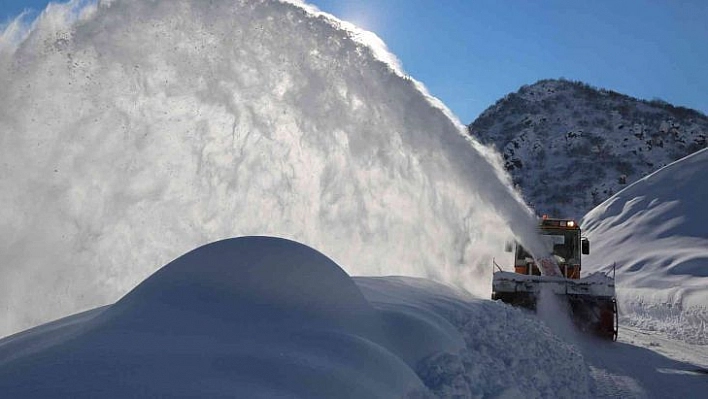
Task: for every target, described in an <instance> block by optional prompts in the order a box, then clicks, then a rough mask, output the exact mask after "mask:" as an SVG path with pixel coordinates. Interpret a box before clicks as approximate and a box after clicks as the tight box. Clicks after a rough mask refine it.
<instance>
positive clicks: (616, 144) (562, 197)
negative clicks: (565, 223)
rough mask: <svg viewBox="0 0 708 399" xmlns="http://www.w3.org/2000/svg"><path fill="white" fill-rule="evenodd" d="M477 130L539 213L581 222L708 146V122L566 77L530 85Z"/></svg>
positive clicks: (687, 111)
mask: <svg viewBox="0 0 708 399" xmlns="http://www.w3.org/2000/svg"><path fill="white" fill-rule="evenodd" d="M468 128H469V132H470V134H471V135H472V136H473V137H476V138H478V139H479V140H481V141H482V142H485V143H490V144H493V145H494V146H495V147H496V148H497V149H498V150H499V151H500V152H501V153H502V154H503V157H504V161H505V167H506V169H507V170H508V171H509V172H510V173H511V175H512V178H513V181H514V184H516V185H518V187H519V188H520V190H521V192H522V193H523V196H524V198H525V199H526V200H527V201H528V202H529V204H531V206H532V207H533V208H534V209H535V210H536V212H537V213H538V214H539V215H541V214H549V215H553V216H557V217H575V218H580V217H581V216H583V215H584V214H585V213H586V212H588V211H590V210H591V209H592V208H593V207H595V206H596V205H599V204H600V203H601V202H602V201H604V200H605V199H607V198H609V197H610V196H612V194H614V193H616V192H618V191H620V190H621V189H623V188H624V187H626V185H628V184H631V183H632V182H634V181H636V180H638V179H640V178H642V177H644V176H646V175H648V174H649V173H652V172H654V171H656V170H657V169H659V168H661V167H662V166H665V165H667V164H669V163H671V162H673V161H675V160H677V159H679V158H682V157H684V156H686V155H688V154H690V153H693V152H695V151H697V150H699V149H702V148H705V147H706V136H707V135H708V117H706V116H705V115H703V114H701V113H699V112H696V111H693V110H690V109H686V108H682V107H674V106H672V105H670V104H667V103H665V102H662V101H659V100H655V101H642V100H638V99H635V98H632V97H629V96H625V95H622V94H619V93H616V92H613V91H609V90H598V89H594V88H592V87H590V86H588V85H586V84H583V83H579V82H570V81H566V80H542V81H539V82H537V83H535V84H533V85H529V86H524V87H522V88H521V89H519V91H518V92H516V93H511V94H509V95H507V96H506V97H504V98H503V99H501V100H499V101H498V102H497V103H496V104H495V105H493V106H491V107H490V108H488V109H487V110H486V111H485V112H484V113H483V114H482V115H480V116H479V118H477V120H475V121H474V122H473V123H472V124H471V125H469V127H468Z"/></svg>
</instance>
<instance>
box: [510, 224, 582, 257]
mask: <svg viewBox="0 0 708 399" xmlns="http://www.w3.org/2000/svg"><path fill="white" fill-rule="evenodd" d="M541 238H542V239H543V242H544V243H545V244H546V248H547V249H548V251H549V252H552V253H553V255H555V257H556V260H557V261H558V262H559V263H566V262H569V261H570V260H571V259H574V260H575V262H577V261H578V260H579V259H580V246H579V245H578V239H579V237H578V233H577V232H576V231H553V232H548V231H544V232H543V234H542V235H541ZM531 258H533V257H532V256H531V254H530V253H528V251H526V249H525V248H523V247H521V246H519V247H518V249H517V251H516V259H517V260H527V259H531Z"/></svg>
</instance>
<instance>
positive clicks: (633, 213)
mask: <svg viewBox="0 0 708 399" xmlns="http://www.w3.org/2000/svg"><path fill="white" fill-rule="evenodd" d="M707 170H708V150H705V149H704V150H701V151H699V152H697V153H695V154H692V155H689V156H688V157H686V158H683V159H681V160H679V161H676V162H674V163H672V164H670V165H668V166H666V167H664V168H662V169H660V170H658V171H657V172H655V173H653V174H651V175H649V176H647V177H645V178H642V179H640V180H639V181H637V182H635V183H634V184H632V185H630V186H629V187H627V188H625V189H624V190H622V191H620V192H619V193H617V194H615V195H613V196H612V197H611V198H609V199H608V200H607V201H605V202H604V203H602V204H601V205H600V206H598V207H596V208H595V209H593V210H592V211H590V212H589V213H588V214H587V215H585V217H584V218H583V219H582V221H581V222H580V223H581V226H583V227H584V228H585V234H586V235H587V236H588V238H589V239H590V240H591V242H592V245H593V247H594V248H595V250H594V251H592V252H591V254H590V255H589V256H588V257H586V258H585V259H586V262H585V265H586V269H587V270H588V271H595V270H603V271H608V270H609V268H611V266H612V265H613V264H616V265H617V267H616V271H617V296H618V303H619V310H620V316H621V323H623V324H625V325H629V326H635V327H640V328H642V329H644V330H651V331H661V332H663V333H666V334H668V335H669V336H672V337H675V338H680V339H683V340H687V341H689V342H696V343H700V344H702V345H708V328H707V327H708V326H707V324H708V228H706V226H708V212H706V198H708V180H706V175H705V174H706V171H707Z"/></svg>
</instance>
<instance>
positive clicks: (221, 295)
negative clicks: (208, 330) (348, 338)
mask: <svg viewBox="0 0 708 399" xmlns="http://www.w3.org/2000/svg"><path fill="white" fill-rule="evenodd" d="M216 305H219V306H216ZM165 306H166V307H175V308H178V309H179V310H180V311H189V312H194V313H198V314H202V315H203V314H209V315H214V316H217V317H225V318H228V317H236V318H241V319H249V320H253V319H261V318H275V319H278V318H281V317H292V316H293V315H297V317H312V318H317V319H323V320H339V319H344V318H352V317H354V316H355V315H359V314H363V313H366V312H371V310H372V309H371V307H370V306H369V303H368V302H367V301H366V300H365V299H364V297H363V296H362V295H361V292H360V291H359V289H358V288H357V287H356V285H354V283H353V282H352V281H351V279H350V278H349V276H348V275H347V274H346V273H345V272H344V271H343V270H342V269H341V268H340V267H339V266H337V264H335V263H334V262H332V261H331V260H330V259H329V258H327V257H326V256H324V255H322V254H321V253H319V252H317V251H315V250H314V249H312V248H309V247H307V246H305V245H302V244H299V243H296V242H293V241H289V240H285V239H281V238H273V237H245V238H238V239H229V240H223V241H219V242H216V243H213V244H209V245H206V246H203V247H201V248H198V249H196V250H194V251H191V252H189V253H187V254H186V255H183V256H181V257H179V258H178V259H176V260H175V261H173V262H171V263H170V264H168V265H167V266H165V267H163V268H162V269H160V270H158V271H157V272H156V273H155V274H153V275H152V276H150V277H149V278H148V279H147V280H145V281H144V282H142V283H141V284H140V285H138V286H137V287H136V288H135V289H134V290H133V291H131V292H130V293H128V294H127V295H126V296H125V297H123V298H122V299H121V300H120V301H118V302H117V303H116V305H115V306H114V308H119V309H124V308H125V309H130V312H135V311H136V310H138V309H140V311H143V312H153V311H155V309H156V308H160V307H165ZM253 311H255V312H253Z"/></svg>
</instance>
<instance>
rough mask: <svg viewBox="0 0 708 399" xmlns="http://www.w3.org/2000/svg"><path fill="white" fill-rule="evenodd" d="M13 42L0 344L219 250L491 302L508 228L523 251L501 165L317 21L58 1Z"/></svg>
mask: <svg viewBox="0 0 708 399" xmlns="http://www.w3.org/2000/svg"><path fill="white" fill-rule="evenodd" d="M17 23H20V22H19V21H18V22H17ZM22 26H23V27H24V28H22V29H20V28H19V27H18V25H17V24H15V25H12V24H11V25H10V26H8V27H7V28H6V29H7V31H6V32H5V33H4V34H3V36H2V37H3V38H4V39H2V40H0V87H2V94H0V96H1V97H2V101H0V131H1V132H3V133H2V145H0V160H2V161H1V162H0V231H2V233H3V239H2V240H1V241H0V303H2V304H3V306H2V307H0V336H4V335H6V334H9V333H11V332H14V331H19V330H21V329H24V328H27V327H29V326H31V325H36V324H39V323H41V322H46V321H48V320H52V319H55V318H57V317H60V316H62V315H67V314H71V313H74V312H77V311H79V310H82V309H89V308H92V307H95V306H99V305H103V304H107V303H112V302H114V301H115V300H117V299H118V298H119V297H120V295H121V294H122V293H124V292H126V291H127V290H128V289H129V288H131V287H134V286H135V285H136V284H137V283H138V282H140V281H142V280H143V279H145V278H146V277H147V276H148V275H150V274H151V273H152V272H153V271H154V270H155V268H156V267H158V266H159V265H163V264H165V263H167V262H168V261H169V260H170V259H174V258H175V257H176V256H177V255H179V254H181V253H183V252H185V251H187V250H188V249H191V248H194V247H197V246H199V245H202V244H204V243H207V242H212V241H215V240H218V239H223V238H226V237H233V236H240V235H253V234H269V235H278V236H282V237H288V238H293V239H296V240H298V241H300V242H304V243H307V244H309V245H313V246H316V247H317V248H321V249H322V250H324V251H327V253H328V254H331V256H332V257H333V258H334V259H336V260H337V261H338V262H340V263H341V264H343V265H346V267H347V271H348V272H349V273H352V274H359V275H388V274H400V275H410V276H426V277H431V278H435V279H437V280H442V281H447V282H451V283H454V284H458V285H461V286H464V287H466V288H467V289H468V290H470V291H472V292H474V293H477V294H479V295H483V296H485V297H486V296H488V295H489V292H490V281H491V268H490V266H489V265H490V263H491V262H490V260H491V258H492V256H495V255H497V256H498V255H499V253H500V252H501V249H502V248H503V241H504V240H505V239H506V238H507V237H508V234H509V227H508V224H507V223H506V222H505V219H506V220H513V221H514V224H513V229H514V230H515V231H514V232H515V234H516V235H517V236H519V237H520V239H521V241H525V240H526V238H525V237H529V236H532V235H533V234H534V233H535V221H533V220H532V218H531V212H530V211H528V209H527V208H526V207H525V206H524V205H523V204H522V203H521V201H520V200H519V199H518V197H517V196H516V194H514V192H513V189H511V187H510V185H509V184H508V177H506V175H505V173H504V172H503V168H501V167H500V162H499V157H498V155H496V154H495V153H493V151H492V150H490V149H488V148H485V147H483V146H481V145H479V144H478V143H476V142H474V141H472V140H471V139H469V138H467V137H466V136H465V131H464V129H463V128H462V127H461V125H460V124H459V123H458V122H457V121H456V120H454V118H451V117H450V115H449V111H448V110H446V109H445V107H444V106H443V105H441V104H440V103H439V101H436V100H434V99H432V98H431V97H430V96H428V95H427V94H426V93H425V92H424V91H423V90H422V86H421V85H420V84H419V83H417V82H415V81H414V80H412V79H410V77H407V76H402V75H403V74H402V72H401V70H400V68H399V67H398V66H397V65H395V63H394V64H391V63H393V62H394V61H393V60H395V57H393V56H386V55H385V54H386V51H385V46H383V45H382V44H381V43H380V42H376V40H373V39H372V37H373V36H372V34H371V33H366V32H361V31H359V30H357V29H355V28H353V27H352V26H351V25H347V24H343V23H341V22H340V21H337V20H335V19H334V18H333V17H331V16H327V15H325V14H322V13H319V12H316V11H314V10H313V9H312V8H303V7H300V6H298V5H294V4H290V3H285V2H281V1H275V0H272V1H271V0H261V1H232V0H213V1H208V2H207V1H201V0H169V1H167V0H158V1H147V2H146V1H142V0H113V1H100V2H98V4H95V2H91V1H88V2H85V1H74V2H71V3H69V4H64V5H62V4H59V5H53V6H51V7H49V8H47V9H46V10H45V11H44V12H43V13H42V14H41V16H40V17H39V18H38V19H37V20H35V21H33V22H32V23H29V22H26V23H23V24H22ZM20 31H21V32H22V33H21V34H19V33H18V32H20ZM372 42H376V45H375V47H371V45H370V44H371V43H372ZM389 55H390V54H389ZM389 62H391V63H389ZM500 215H501V216H500ZM527 233H528V234H527ZM30 288H31V289H30Z"/></svg>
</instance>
